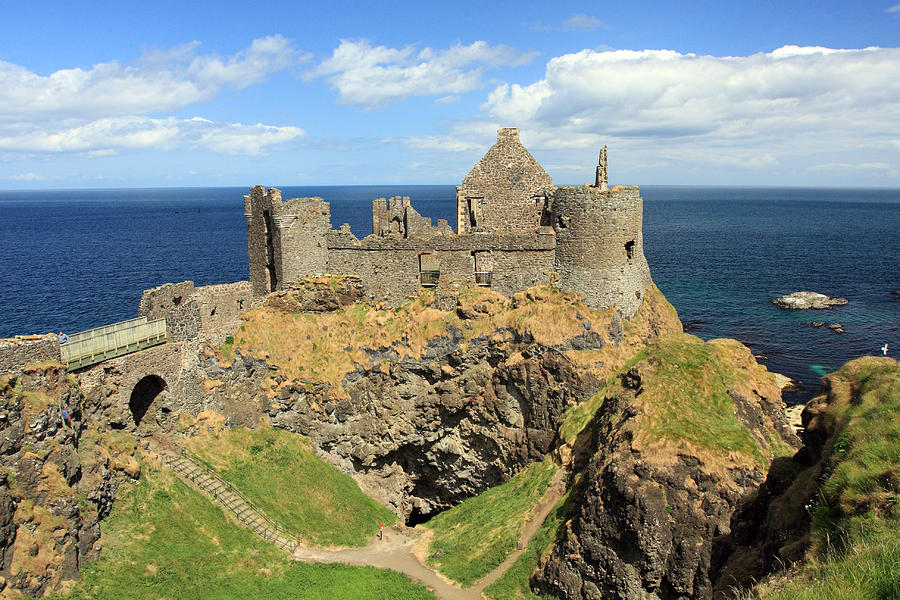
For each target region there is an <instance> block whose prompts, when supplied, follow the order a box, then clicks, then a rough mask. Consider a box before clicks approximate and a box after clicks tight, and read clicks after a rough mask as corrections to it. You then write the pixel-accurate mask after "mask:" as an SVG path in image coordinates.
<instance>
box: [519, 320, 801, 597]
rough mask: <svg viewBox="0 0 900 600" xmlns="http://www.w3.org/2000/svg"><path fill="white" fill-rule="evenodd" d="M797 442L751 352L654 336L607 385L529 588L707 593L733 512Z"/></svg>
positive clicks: (734, 345) (566, 592) (568, 593)
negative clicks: (567, 515) (570, 492)
mask: <svg viewBox="0 0 900 600" xmlns="http://www.w3.org/2000/svg"><path fill="white" fill-rule="evenodd" d="M797 445H798V440H797V438H796V436H794V434H793V432H792V431H791V430H790V428H789V427H788V425H787V423H786V421H785V417H784V412H783V407H782V404H781V396H780V391H779V389H778V388H777V386H776V385H775V381H774V377H773V376H772V374H771V373H768V372H767V371H766V370H765V369H764V368H763V367H760V366H759V365H757V363H756V361H755V360H754V359H753V357H752V355H751V354H750V351H749V350H748V349H747V348H746V347H744V346H742V345H741V344H739V343H738V342H735V341H733V340H714V341H712V342H706V343H705V342H703V341H701V340H699V339H698V338H695V337H693V336H688V335H674V336H668V337H665V338H662V339H660V340H659V341H658V342H656V343H654V344H653V345H651V346H650V347H649V348H648V350H647V353H646V356H645V357H644V358H642V359H641V360H640V361H639V362H637V364H636V365H635V366H634V367H633V368H631V369H629V370H627V371H625V372H624V373H623V374H622V375H621V377H620V380H619V381H618V382H617V383H616V384H615V385H611V386H610V387H609V388H608V389H607V390H606V391H605V401H604V404H603V406H602V407H601V408H600V410H599V411H598V412H597V415H596V416H595V425H594V429H593V438H592V441H591V444H590V458H589V461H588V463H587V468H586V470H585V471H584V474H583V478H582V480H581V483H580V485H579V486H578V487H577V488H576V490H575V492H574V493H575V494H576V497H575V500H574V502H573V505H574V506H575V507H576V508H575V510H574V514H573V515H572V517H571V519H570V520H569V521H568V522H567V523H566V525H565V526H564V529H563V530H562V531H561V532H560V533H559V536H558V539H557V542H556V544H555V545H554V547H553V549H552V551H551V553H550V555H549V557H547V559H546V560H545V562H544V564H543V566H542V567H541V569H539V571H538V572H537V573H536V574H535V576H534V577H533V579H532V585H533V586H534V587H536V588H537V589H539V590H541V591H542V592H545V593H550V594H552V595H555V596H557V597H560V598H567V599H578V600H580V599H588V598H590V599H599V598H604V599H610V598H621V599H623V600H625V599H636V598H641V599H648V600H649V599H676V598H678V599H682V598H706V597H709V596H710V593H711V591H712V586H713V581H711V577H712V576H714V574H713V573H711V564H712V562H713V554H714V550H715V549H716V548H717V547H718V546H717V543H718V540H719V539H720V538H721V537H723V536H728V535H729V533H730V526H731V518H732V515H733V513H734V512H735V510H736V509H737V508H738V507H740V506H741V505H742V503H744V502H746V501H748V499H749V498H751V497H752V496H753V493H754V492H755V490H756V489H757V488H758V486H759V485H760V483H762V481H763V480H764V479H765V477H766V472H767V469H768V466H769V463H770V461H771V459H772V458H773V457H776V456H781V455H785V454H789V453H792V452H793V450H794V448H795V447H796V446H797Z"/></svg>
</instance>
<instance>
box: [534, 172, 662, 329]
mask: <svg viewBox="0 0 900 600" xmlns="http://www.w3.org/2000/svg"><path fill="white" fill-rule="evenodd" d="M642 207H643V201H642V200H641V196H640V190H639V189H638V188H637V187H634V186H629V187H625V186H617V187H615V188H613V189H611V190H609V191H608V192H604V191H601V189H600V188H597V187H593V186H587V185H585V186H581V187H561V188H558V189H557V191H556V193H555V194H554V196H553V202H552V208H551V218H552V221H553V226H554V228H555V229H556V239H557V247H556V271H557V273H558V274H559V277H560V279H559V286H560V287H561V288H565V289H570V290H574V291H575V292H578V294H579V295H580V296H581V297H582V298H583V299H584V301H585V302H586V303H587V304H588V305H589V306H591V307H593V308H608V307H610V306H613V305H615V306H617V307H618V308H619V309H620V310H621V311H622V312H623V313H624V314H625V315H626V316H629V317H630V316H632V315H633V314H634V312H635V311H636V310H637V309H638V307H639V306H640V305H641V303H642V302H643V291H644V289H645V288H647V287H648V286H649V285H650V283H651V280H650V269H649V267H648V266H647V259H646V258H645V257H644V245H643V236H642V231H641V229H642V217H643V208H642Z"/></svg>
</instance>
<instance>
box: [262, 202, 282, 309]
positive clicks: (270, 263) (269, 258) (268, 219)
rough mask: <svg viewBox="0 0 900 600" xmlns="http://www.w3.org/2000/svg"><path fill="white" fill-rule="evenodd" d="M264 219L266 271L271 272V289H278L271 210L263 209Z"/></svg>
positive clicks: (271, 290)
mask: <svg viewBox="0 0 900 600" xmlns="http://www.w3.org/2000/svg"><path fill="white" fill-rule="evenodd" d="M263 221H264V222H265V225H266V271H268V272H269V290H268V291H270V292H274V291H275V290H277V289H278V274H277V273H276V272H275V243H274V242H273V240H272V215H271V214H269V211H267V210H264V211H263Z"/></svg>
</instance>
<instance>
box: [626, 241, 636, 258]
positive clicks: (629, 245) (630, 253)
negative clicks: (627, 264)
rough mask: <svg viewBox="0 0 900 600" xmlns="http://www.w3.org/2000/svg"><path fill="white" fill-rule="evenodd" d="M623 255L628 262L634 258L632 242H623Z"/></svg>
mask: <svg viewBox="0 0 900 600" xmlns="http://www.w3.org/2000/svg"><path fill="white" fill-rule="evenodd" d="M625 255H626V256H627V258H628V260H631V259H632V258H633V257H634V240H631V241H629V242H625Z"/></svg>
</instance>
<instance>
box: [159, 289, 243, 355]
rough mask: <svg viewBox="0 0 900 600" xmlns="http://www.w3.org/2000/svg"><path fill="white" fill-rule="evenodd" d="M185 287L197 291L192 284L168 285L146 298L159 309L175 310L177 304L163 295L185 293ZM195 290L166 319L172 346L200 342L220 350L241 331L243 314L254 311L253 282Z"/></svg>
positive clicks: (167, 312)
mask: <svg viewBox="0 0 900 600" xmlns="http://www.w3.org/2000/svg"><path fill="white" fill-rule="evenodd" d="M185 284H191V288H193V283H192V282H190V281H184V282H182V283H179V284H167V285H165V286H160V287H158V288H154V289H152V290H147V291H146V292H144V297H145V298H146V297H147V296H148V295H151V294H152V297H153V298H154V302H156V303H157V304H158V305H161V306H171V305H173V304H174V303H173V302H171V300H170V299H169V298H166V297H164V296H162V294H163V292H165V291H169V292H170V293H172V292H181V291H183V290H185V289H186V286H185ZM193 290H194V291H193V293H191V295H189V296H187V297H185V298H184V299H182V300H179V302H178V303H177V304H176V305H174V306H173V307H172V308H170V309H169V310H167V311H166V312H165V313H164V315H163V316H164V317H165V319H166V331H167V333H168V339H169V341H170V342H181V341H185V340H191V339H197V340H199V341H203V342H209V343H211V344H213V345H214V346H218V345H220V344H221V343H222V342H224V341H225V338H226V337H227V336H229V335H231V334H232V333H234V332H235V331H236V330H237V328H238V327H239V326H240V323H241V317H240V315H241V313H242V312H244V311H246V310H250V308H251V307H252V304H253V300H254V295H253V289H252V287H251V285H250V282H249V281H237V282H235V283H222V284H219V285H207V286H203V287H198V288H193ZM142 305H143V298H142Z"/></svg>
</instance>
